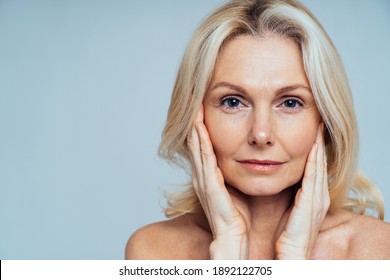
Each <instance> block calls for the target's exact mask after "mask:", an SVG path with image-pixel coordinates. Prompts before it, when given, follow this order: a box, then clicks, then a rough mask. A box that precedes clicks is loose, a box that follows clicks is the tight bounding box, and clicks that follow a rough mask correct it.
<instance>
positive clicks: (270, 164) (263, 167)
mask: <svg viewBox="0 0 390 280" xmlns="http://www.w3.org/2000/svg"><path fill="white" fill-rule="evenodd" d="M238 162H239V163H240V164H241V165H242V166H243V167H244V168H245V169H248V170H250V171H255V172H267V171H275V170H278V169H279V168H281V167H282V165H283V164H284V162H279V161H273V160H257V159H246V160H239V161H238Z"/></svg>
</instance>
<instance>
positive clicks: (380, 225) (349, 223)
mask: <svg viewBox="0 0 390 280" xmlns="http://www.w3.org/2000/svg"><path fill="white" fill-rule="evenodd" d="M389 236H390V225H389V224H388V223H385V222H382V221H380V220H378V219H375V218H371V217H367V216H362V215H357V214H353V213H351V212H349V211H346V210H340V211H338V212H337V213H335V214H334V215H328V216H327V217H326V218H325V221H324V223H323V225H322V228H321V229H320V232H319V234H318V237H317V241H316V245H315V247H314V248H313V252H312V255H311V256H310V259H313V260H348V259H349V260H379V259H383V260H389V259H390V245H389ZM212 240H213V236H212V233H211V231H210V229H209V228H208V225H207V220H206V218H205V216H204V215H202V214H185V215H183V216H180V217H177V218H174V219H171V220H167V221H163V222H158V223H155V224H151V225H148V226H145V227H143V228H141V229H139V230H138V231H137V232H136V233H134V234H133V235H132V237H131V238H130V239H129V241H128V243H127V247H126V252H125V258H126V259H133V260H135V259H138V260H174V259H175V260H176V259H177V260H206V259H210V253H209V247H210V244H211V242H212ZM265 248H267V250H264V249H263V248H262V249H257V250H255V249H254V248H253V249H252V250H251V253H250V255H249V258H248V259H259V260H260V259H265V260H270V259H274V258H275V254H274V251H273V249H272V248H273V244H272V242H271V240H269V242H268V246H265Z"/></svg>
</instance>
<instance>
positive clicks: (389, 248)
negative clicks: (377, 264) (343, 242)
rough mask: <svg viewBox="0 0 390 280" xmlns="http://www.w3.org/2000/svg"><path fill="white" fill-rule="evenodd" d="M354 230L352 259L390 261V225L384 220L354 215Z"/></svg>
mask: <svg viewBox="0 0 390 280" xmlns="http://www.w3.org/2000/svg"><path fill="white" fill-rule="evenodd" d="M350 227H351V229H352V238H351V250H350V254H351V258H352V259H372V260H378V259H386V260H390V224H389V223H386V222H384V221H382V220H379V219H376V218H373V217H368V216H363V215H354V218H353V219H351V221H350Z"/></svg>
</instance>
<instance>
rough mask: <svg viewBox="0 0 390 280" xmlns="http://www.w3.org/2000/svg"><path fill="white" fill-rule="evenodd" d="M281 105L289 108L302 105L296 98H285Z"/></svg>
mask: <svg viewBox="0 0 390 280" xmlns="http://www.w3.org/2000/svg"><path fill="white" fill-rule="evenodd" d="M283 105H284V106H285V107H287V108H291V109H294V108H297V107H299V106H302V103H301V102H299V101H298V100H296V99H287V100H285V101H284V102H283Z"/></svg>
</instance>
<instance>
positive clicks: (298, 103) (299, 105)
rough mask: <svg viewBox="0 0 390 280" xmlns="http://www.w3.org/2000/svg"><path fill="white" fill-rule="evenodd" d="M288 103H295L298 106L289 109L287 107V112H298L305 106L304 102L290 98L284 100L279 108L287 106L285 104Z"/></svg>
mask: <svg viewBox="0 0 390 280" xmlns="http://www.w3.org/2000/svg"><path fill="white" fill-rule="evenodd" d="M288 101H294V102H296V104H297V106H294V107H287V106H286V107H285V108H287V110H289V111H294V110H298V109H299V108H300V107H303V105H304V103H303V102H302V100H300V99H298V98H293V97H288V98H286V99H285V100H283V102H282V103H281V104H280V105H278V107H279V106H281V105H285V103H286V102H288Z"/></svg>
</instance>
